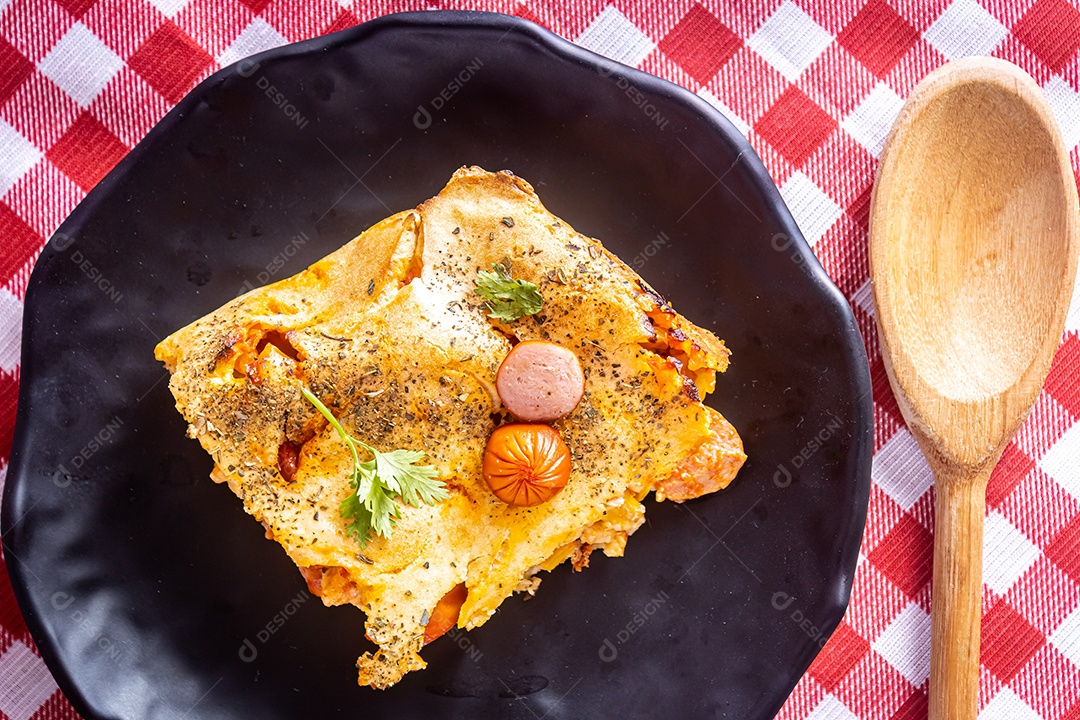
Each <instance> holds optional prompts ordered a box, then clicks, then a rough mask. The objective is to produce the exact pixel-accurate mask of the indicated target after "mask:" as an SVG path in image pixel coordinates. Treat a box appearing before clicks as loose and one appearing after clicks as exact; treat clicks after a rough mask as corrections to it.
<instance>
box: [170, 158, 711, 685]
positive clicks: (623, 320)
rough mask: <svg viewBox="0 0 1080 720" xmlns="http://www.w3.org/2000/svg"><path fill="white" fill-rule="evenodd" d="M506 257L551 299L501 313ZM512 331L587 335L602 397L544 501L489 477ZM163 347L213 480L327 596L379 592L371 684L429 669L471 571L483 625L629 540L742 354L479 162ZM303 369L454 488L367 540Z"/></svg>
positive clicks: (567, 338)
mask: <svg viewBox="0 0 1080 720" xmlns="http://www.w3.org/2000/svg"><path fill="white" fill-rule="evenodd" d="M504 258H509V260H510V261H511V263H512V267H513V275H514V276H515V277H516V278H521V279H525V280H529V281H531V282H534V283H536V284H537V285H538V286H539V288H540V292H541V293H542V295H543V297H544V309H543V311H542V313H541V315H539V316H535V317H527V318H523V319H521V320H519V321H516V322H514V323H512V324H511V325H509V326H506V325H493V324H492V322H491V321H490V320H488V319H487V317H486V313H485V312H484V310H483V307H482V300H481V298H479V297H478V296H477V295H476V294H475V293H474V291H473V290H474V279H475V278H476V277H477V270H478V269H488V268H490V267H491V264H492V263H495V262H501V261H503V260H504ZM665 326H666V327H665ZM671 328H676V329H677V332H672V331H671ZM511 338H516V339H518V340H527V339H540V340H548V341H551V342H556V343H559V344H561V345H564V346H566V347H568V348H571V349H572V350H574V352H575V353H577V355H578V356H579V358H580V359H581V362H582V365H583V368H584V371H585V374H586V378H587V380H586V393H585V397H584V398H583V400H582V402H581V404H580V405H579V406H578V407H577V408H576V409H575V410H574V411H573V412H572V413H571V414H570V415H569V416H567V417H566V418H564V419H563V420H560V421H558V422H557V423H555V426H556V427H557V428H558V429H559V431H560V432H561V434H562V436H563V438H564V439H565V441H566V443H567V445H568V446H569V447H570V448H571V451H572V453H573V470H572V473H571V479H570V482H569V484H568V485H567V487H566V488H565V489H564V490H563V491H562V492H561V493H560V494H558V495H556V496H555V497H554V498H553V499H552V500H551V501H549V502H547V503H544V504H543V505H540V506H537V507H533V508H517V507H513V506H509V505H506V504H504V503H503V502H501V501H500V500H498V499H497V498H496V497H495V496H494V495H493V494H492V493H491V492H490V491H489V489H488V488H487V486H486V485H485V483H484V481H483V479H482V477H481V473H480V463H481V459H482V454H483V449H484V445H485V443H486V440H487V437H488V435H489V434H490V433H491V431H492V430H493V428H494V427H495V424H496V420H497V418H498V409H499V408H498V398H497V396H496V395H495V392H494V379H495V373H496V370H497V369H498V367H499V364H500V362H501V361H502V359H503V357H504V356H505V355H506V353H507V352H508V351H509V349H510V347H511ZM680 343H681V344H680ZM155 354H156V356H157V358H158V359H159V360H161V361H162V362H164V363H165V365H166V367H167V368H168V369H169V370H170V372H172V378H171V381H170V388H171V390H172V392H173V394H174V396H175V397H176V401H177V408H178V409H179V410H180V412H181V413H182V414H183V416H184V417H185V418H186V419H187V420H188V422H189V423H190V424H191V427H190V433H191V435H192V436H193V437H195V438H197V439H198V440H199V442H200V443H201V444H202V445H203V447H204V448H205V449H206V450H207V452H209V453H210V454H211V455H212V456H213V459H214V462H215V470H214V473H213V477H214V479H215V480H217V481H219V482H227V483H228V485H229V487H230V488H231V489H232V490H233V492H235V493H236V494H237V496H239V497H240V498H241V499H242V500H243V503H244V509H245V510H246V511H247V512H248V513H250V514H251V515H253V516H254V517H255V518H256V519H258V520H260V521H262V522H263V523H265V524H266V525H267V528H268V532H269V533H270V534H272V536H273V537H274V539H276V540H277V541H278V542H279V543H281V545H282V546H283V547H284V548H285V550H286V552H287V553H288V554H289V556H290V557H291V558H292V559H293V561H294V562H296V564H297V565H299V566H300V567H301V568H305V569H306V571H305V577H306V578H308V581H309V585H310V584H312V583H314V585H313V586H314V587H318V588H319V591H320V592H321V594H322V597H323V601H324V602H325V603H327V604H344V603H351V604H354V605H357V606H358V607H361V608H362V609H364V611H365V612H366V614H367V623H366V631H367V635H368V637H369V638H370V639H371V640H372V641H374V642H375V643H376V644H377V645H378V646H379V648H378V650H377V651H376V652H375V653H374V654H372V653H365V654H364V655H363V656H362V657H361V658H360V660H359V662H358V668H359V671H360V672H359V680H360V682H361V684H370V685H372V686H374V687H380V688H381V687H386V686H388V685H391V684H393V683H394V682H396V681H397V680H399V679H400V678H401V676H402V675H403V674H404V673H406V672H408V671H411V670H415V669H419V668H422V667H424V661H423V660H422V659H421V658H420V655H419V651H420V649H421V647H422V643H423V632H424V628H423V624H422V623H423V622H424V621H425V620H426V618H427V616H428V611H429V610H430V609H431V608H434V607H435V605H436V603H437V602H438V601H439V599H440V598H442V597H443V595H445V594H446V593H447V592H448V591H449V590H451V589H452V588H453V587H454V586H455V585H457V584H458V583H461V582H464V583H465V584H466V586H467V588H468V597H467V599H466V601H465V604H464V606H463V607H462V609H461V614H460V619H459V626H461V627H465V628H472V627H476V626H479V625H482V624H483V623H484V622H485V621H486V620H487V618H488V617H490V615H491V614H492V613H493V612H494V611H495V609H496V608H497V607H498V606H499V604H500V603H501V602H502V601H503V600H504V599H506V598H507V597H508V596H509V595H510V594H511V593H512V592H514V590H515V589H516V588H518V587H528V588H529V589H531V590H534V589H535V582H533V581H528V579H529V578H530V577H531V576H532V575H533V574H535V572H537V570H538V569H539V566H541V565H543V566H545V567H548V568H549V569H550V567H553V565H552V564H551V561H553V560H556V559H558V560H557V561H561V559H565V558H566V557H571V556H574V559H575V563H576V562H578V560H580V559H581V557H582V555H584V560H585V561H587V555H588V549H589V548H591V547H593V546H598V547H601V548H603V549H604V550H605V552H608V553H609V554H612V555H621V554H622V549H623V546H624V545H625V542H626V536H627V535H628V534H630V533H632V532H633V531H634V530H635V529H636V528H637V527H638V526H639V525H640V524H641V522H642V520H643V517H644V515H643V509H642V507H641V505H640V503H638V500H639V499H640V498H641V497H642V496H643V495H644V494H645V493H646V492H648V491H649V490H650V489H651V488H652V487H653V485H654V484H655V483H656V482H657V481H658V480H661V479H663V478H665V477H667V476H668V475H670V474H671V473H672V471H673V470H674V468H675V467H676V464H677V463H678V462H679V461H680V460H682V459H684V458H686V457H687V456H689V455H690V454H692V453H693V452H694V450H695V449H696V448H697V447H699V445H701V443H702V442H703V440H704V439H705V438H706V437H707V436H708V435H709V432H710V430H709V427H710V421H709V411H708V410H707V409H706V408H705V407H704V406H703V405H702V404H701V403H700V402H698V396H699V395H703V394H704V393H705V392H708V391H709V390H711V389H712V387H711V380H712V377H713V374H714V372H715V371H716V370H721V371H722V370H723V369H725V368H726V365H727V355H728V353H727V349H726V348H725V347H724V345H723V343H722V342H721V341H719V340H718V339H717V338H716V337H715V336H714V335H712V334H711V333H709V332H708V331H706V330H703V329H701V328H698V327H697V326H695V325H693V324H692V323H690V322H689V321H688V320H686V319H685V318H682V317H681V316H679V315H677V314H675V313H674V311H673V310H671V309H670V308H669V307H667V305H666V303H664V302H663V300H662V298H659V296H658V295H656V294H655V293H654V292H652V291H651V288H648V287H647V286H645V285H644V284H643V283H642V281H641V280H640V278H638V277H637V275H636V274H635V273H633V271H631V270H630V269H629V268H628V267H627V266H626V265H625V264H623V263H622V262H621V261H619V260H618V259H617V258H615V257H614V256H613V255H611V254H610V253H607V252H606V251H605V250H604V249H603V248H602V247H601V245H600V243H599V242H597V241H596V240H593V239H591V238H587V237H584V236H582V235H580V234H578V233H576V232H574V230H573V229H572V228H571V227H570V226H569V225H567V224H566V223H565V222H563V221H561V220H559V219H558V218H556V217H555V216H553V215H551V214H550V213H549V212H547V210H546V209H545V208H544V207H543V206H542V205H541V203H540V200H539V199H538V198H537V196H536V194H535V193H534V192H533V189H532V187H531V186H529V184H528V183H526V182H525V181H524V180H522V179H520V178H517V177H515V176H513V175H512V174H510V173H507V172H501V173H488V172H486V171H483V170H481V169H480V168H462V169H461V170H459V171H458V172H456V173H455V174H454V176H453V177H452V178H451V180H450V182H449V183H448V184H447V186H446V187H445V188H444V189H443V190H442V192H440V193H439V195H438V196H436V197H434V198H432V199H430V200H428V201H427V202H425V203H423V204H422V205H420V206H419V207H418V208H416V210H414V211H407V212H403V213H398V214H397V215H394V216H392V217H390V218H387V219H386V220H383V221H382V222H380V223H378V224H376V225H375V226H373V227H372V228H371V229H369V230H367V231H366V232H364V233H363V234H362V235H361V236H360V237H358V238H357V239H355V240H353V241H352V242H350V243H349V244H347V245H345V246H344V247H342V248H341V249H339V250H337V251H336V252H334V253H332V254H330V255H328V256H327V257H326V258H324V259H323V260H320V261H319V262H317V263H315V264H314V265H312V266H311V267H310V268H309V269H307V270H305V271H303V272H301V273H299V274H298V275H296V276H294V277H291V278H288V279H286V280H282V281H281V282H277V283H274V284H273V285H270V286H267V287H264V288H259V289H256V290H253V291H252V292H250V293H248V294H246V295H244V296H242V297H240V298H237V299H236V300H234V301H232V302H230V303H228V304H226V305H225V306H223V307H222V308H220V309H218V310H216V311H214V312H212V313H210V314H209V315H207V316H206V317H203V318H201V319H199V320H196V321H195V322H193V323H192V324H191V325H188V326H187V327H185V328H183V329H181V330H179V331H177V332H176V333H174V334H173V335H171V336H170V337H168V338H166V339H165V340H164V341H162V343H161V344H160V345H159V346H158V347H157V349H156V351H155ZM680 370H681V372H680ZM693 380H696V384H695V382H694V381H693ZM301 383H304V384H306V385H307V386H308V387H309V388H310V389H311V390H312V391H313V392H315V393H316V394H317V395H318V396H319V397H320V398H321V399H322V400H323V402H325V403H326V404H327V406H328V407H329V408H330V409H331V410H332V411H333V412H334V414H335V415H336V416H337V417H339V418H340V420H341V422H342V424H343V425H344V426H345V427H346V429H347V430H348V431H349V432H350V433H352V434H353V435H355V436H356V437H359V438H361V439H363V440H365V441H366V442H368V443H370V444H371V445H373V446H375V447H377V448H380V449H383V450H390V449H394V448H411V449H420V450H423V451H425V452H426V453H427V458H426V460H425V462H429V463H430V464H432V465H434V466H435V467H436V469H437V470H438V471H439V473H440V477H442V478H443V479H444V480H445V481H446V483H447V485H448V487H449V489H450V490H451V495H450V498H449V499H447V500H446V501H444V502H442V503H440V504H438V505H436V506H425V507H419V508H413V507H407V508H405V509H404V511H403V516H402V518H401V520H400V521H399V523H398V526H397V528H396V529H395V531H394V534H393V537H392V539H390V540H386V539H383V538H381V537H378V538H375V539H374V540H372V542H370V543H369V544H368V546H367V548H366V550H364V551H363V552H362V553H361V551H360V547H359V545H358V544H357V543H356V542H355V541H353V540H352V539H350V538H349V537H348V535H347V534H346V532H345V527H346V521H345V520H343V519H342V518H341V517H340V516H339V513H338V505H339V504H340V502H341V500H342V499H343V498H344V497H345V496H346V495H347V493H348V492H349V486H348V481H347V478H348V475H349V471H350V465H351V458H350V456H349V453H348V451H347V449H346V447H345V446H344V445H343V443H342V442H341V441H340V439H339V438H338V437H337V435H336V434H335V433H334V432H333V431H332V430H331V429H328V427H327V425H326V423H325V421H324V420H323V419H322V418H321V416H319V415H318V414H317V412H316V411H315V409H314V408H313V407H312V406H311V405H310V404H309V403H307V401H305V400H304V399H303V397H302V396H301V395H300V392H299V387H300V384H301ZM698 385H704V387H701V388H698V387H697V386H698ZM285 441H289V442H292V443H295V444H296V445H298V446H301V449H300V451H299V465H298V468H297V470H296V473H295V477H294V479H293V482H291V483H290V482H286V481H285V479H284V478H282V476H281V474H280V473H279V471H278V463H277V452H278V448H279V447H280V446H281V444H282V443H284V442H285ZM582 538H584V540H582ZM586 542H588V544H583V543H586ZM582 548H586V549H585V550H584V553H583V552H582ZM560 556H561V557H560ZM523 579H525V580H526V581H525V582H523Z"/></svg>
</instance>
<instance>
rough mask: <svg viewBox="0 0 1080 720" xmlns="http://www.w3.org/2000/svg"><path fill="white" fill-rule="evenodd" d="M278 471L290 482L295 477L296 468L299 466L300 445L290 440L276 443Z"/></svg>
mask: <svg viewBox="0 0 1080 720" xmlns="http://www.w3.org/2000/svg"><path fill="white" fill-rule="evenodd" d="M277 464H278V472H280V473H281V477H283V478H284V479H285V482H287V483H291V482H292V481H293V480H295V479H296V470H297V469H298V468H299V467H300V446H299V445H297V444H296V443H294V442H293V441H291V440H286V441H285V442H283V443H281V444H280V445H278V451H277Z"/></svg>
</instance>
